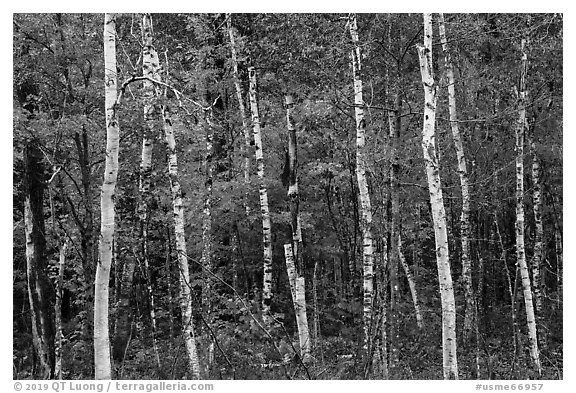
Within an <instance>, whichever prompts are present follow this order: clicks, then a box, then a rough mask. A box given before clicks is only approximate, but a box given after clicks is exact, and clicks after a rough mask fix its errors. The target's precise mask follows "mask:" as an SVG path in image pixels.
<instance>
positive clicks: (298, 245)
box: [285, 95, 311, 361]
mask: <svg viewBox="0 0 576 393" xmlns="http://www.w3.org/2000/svg"><path fill="white" fill-rule="evenodd" d="M285 99H286V124H287V128H288V172H289V176H288V177H289V186H288V199H289V200H290V217H291V221H290V226H291V228H292V250H291V254H292V255H290V257H293V259H295V261H296V278H295V285H296V288H297V289H298V288H299V286H302V292H301V293H300V292H296V296H295V298H294V301H295V303H294V308H295V309H296V310H297V318H307V315H306V296H305V293H306V290H305V279H304V248H303V243H302V228H301V224H300V191H299V189H298V172H297V171H298V144H297V139H296V128H295V127H294V122H293V119H292V109H293V107H294V101H293V98H292V96H290V95H286V97H285ZM285 256H286V258H287V260H288V257H289V256H288V253H287V252H286V251H285ZM297 325H298V330H299V337H300V348H301V354H302V359H303V360H305V361H308V360H309V358H310V348H311V343H310V339H309V337H310V332H309V331H308V330H306V331H304V332H303V331H300V329H308V320H307V319H306V320H304V321H297Z"/></svg>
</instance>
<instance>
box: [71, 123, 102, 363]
mask: <svg viewBox="0 0 576 393" xmlns="http://www.w3.org/2000/svg"><path fill="white" fill-rule="evenodd" d="M74 141H75V143H76V150H77V152H78V164H79V166H80V174H81V183H82V188H83V195H82V199H83V204H84V209H85V216H84V225H83V226H82V227H80V247H81V249H82V270H83V276H84V283H83V284H84V288H83V292H84V301H85V307H86V314H85V315H86V320H85V322H84V331H83V335H84V339H85V340H86V343H90V344H88V345H90V346H91V343H92V340H93V334H92V333H93V332H92V327H93V323H94V321H93V317H94V310H93V306H94V268H95V265H96V263H95V261H96V260H97V256H96V247H94V245H95V243H96V242H95V239H96V236H97V235H98V234H97V228H96V227H95V225H94V209H93V205H92V204H93V196H92V195H93V194H92V176H91V170H90V153H89V146H88V133H87V131H86V126H85V125H83V126H82V136H80V134H79V133H78V132H76V133H75V134H74ZM87 352H88V354H87V361H89V362H92V359H93V356H92V353H91V352H92V351H87Z"/></svg>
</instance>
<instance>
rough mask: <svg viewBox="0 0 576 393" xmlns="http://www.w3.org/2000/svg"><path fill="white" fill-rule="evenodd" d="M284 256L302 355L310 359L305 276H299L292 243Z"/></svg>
mask: <svg viewBox="0 0 576 393" xmlns="http://www.w3.org/2000/svg"><path fill="white" fill-rule="evenodd" d="M284 256H285V258H286V272H287V274H288V281H289V282H290V293H291V294H292V303H293V305H294V313H295V315H296V326H297V328H298V341H299V343H300V356H301V358H302V361H304V362H307V361H309V360H310V349H311V345H310V344H311V343H310V332H309V329H308V318H307V315H306V299H305V293H306V290H305V286H304V277H298V273H297V269H296V266H295V262H294V254H293V252H292V245H291V244H285V245H284Z"/></svg>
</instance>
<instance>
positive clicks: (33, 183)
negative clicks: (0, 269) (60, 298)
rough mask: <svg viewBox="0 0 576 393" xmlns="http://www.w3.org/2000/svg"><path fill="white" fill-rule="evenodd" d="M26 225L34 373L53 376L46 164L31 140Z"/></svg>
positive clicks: (27, 151) (26, 153) (27, 158)
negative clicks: (45, 198)
mask: <svg viewBox="0 0 576 393" xmlns="http://www.w3.org/2000/svg"><path fill="white" fill-rule="evenodd" d="M24 166H25V167H24V171H25V172H24V173H25V175H24V176H25V178H24V186H25V199H24V225H25V232H26V275H27V284H28V300H29V302H30V319H31V322H32V345H33V348H34V353H35V354H36V356H37V361H38V367H37V368H36V374H35V377H36V378H38V379H51V378H52V377H53V376H54V362H55V359H54V323H53V322H52V312H51V306H50V299H49V296H50V290H51V288H50V283H49V280H48V277H47V275H46V269H47V263H46V239H45V237H44V234H45V226H44V166H43V165H42V152H41V150H40V148H39V146H38V144H37V143H36V142H34V141H29V142H28V143H27V145H26V147H25V150H24Z"/></svg>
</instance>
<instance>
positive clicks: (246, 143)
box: [227, 14, 250, 217]
mask: <svg viewBox="0 0 576 393" xmlns="http://www.w3.org/2000/svg"><path fill="white" fill-rule="evenodd" d="M227 26H228V36H229V37H230V51H231V53H232V72H233V75H234V88H235V89H236V98H237V99H238V107H239V108H240V117H241V119H242V132H243V134H244V144H243V145H242V153H243V156H244V186H245V187H246V191H245V196H244V197H245V198H246V199H245V201H244V208H245V210H246V217H248V216H250V206H249V204H248V200H249V198H248V192H249V189H250V128H249V127H248V119H247V117H246V106H245V105H244V99H243V97H242V87H241V85H240V77H239V75H238V53H237V49H236V39H235V37H234V30H233V27H232V14H228V15H227Z"/></svg>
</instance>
